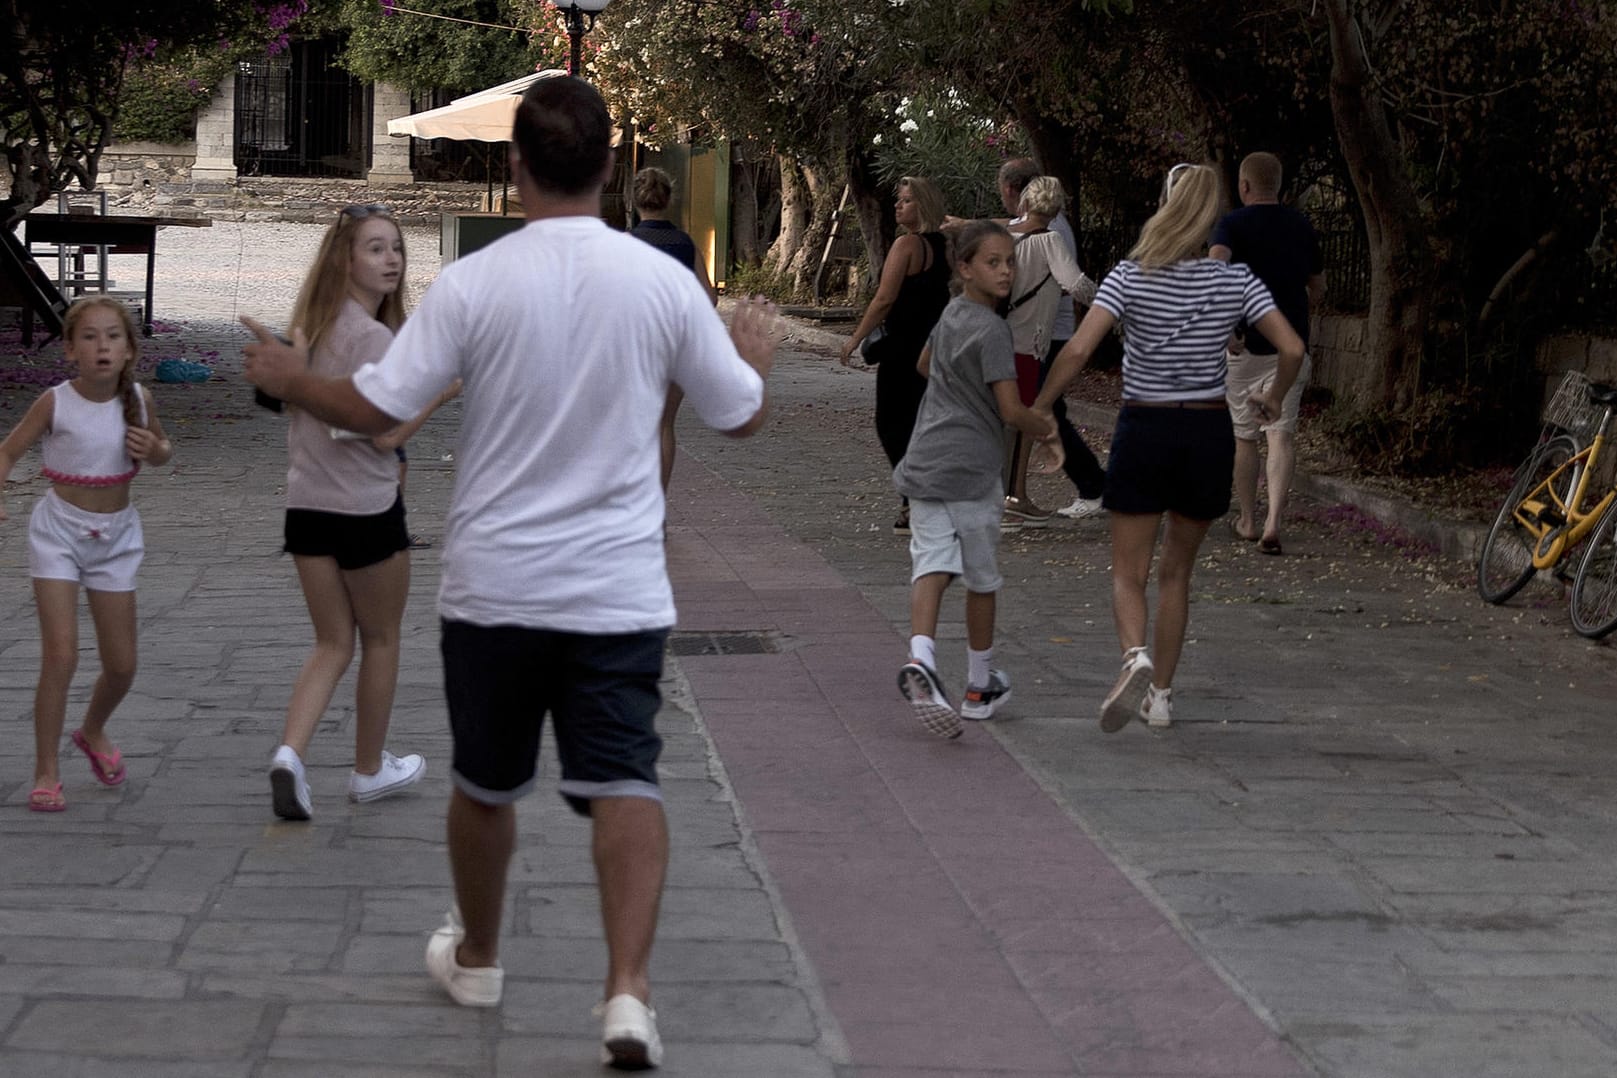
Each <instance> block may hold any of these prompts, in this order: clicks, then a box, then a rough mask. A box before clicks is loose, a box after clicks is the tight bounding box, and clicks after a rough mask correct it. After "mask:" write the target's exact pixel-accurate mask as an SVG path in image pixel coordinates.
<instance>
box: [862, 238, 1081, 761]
mask: <svg viewBox="0 0 1617 1078" xmlns="http://www.w3.org/2000/svg"><path fill="white" fill-rule="evenodd" d="M954 258H955V272H956V274H957V275H958V276H959V279H960V284H961V292H960V294H959V295H957V296H956V297H955V298H954V299H953V300H951V301H950V303H949V306H948V307H946V308H944V311H943V315H942V317H940V318H939V319H938V324H937V325H936V327H934V328H933V330H932V336H931V338H930V339H929V340H928V342H927V346H926V350H925V351H923V352H922V353H921V362H920V370H921V373H922V374H924V375H926V376H927V387H926V395H925V396H924V397H923V398H922V399H921V410H920V413H919V414H918V415H917V416H916V420H915V432H914V433H913V434H912V435H911V436H910V444H909V450H908V452H907V453H905V455H904V459H903V460H901V461H899V463H898V467H897V468H896V469H895V470H894V471H893V485H894V486H895V487H897V488H898V492H899V493H900V494H903V495H904V496H906V497H907V498H909V500H910V562H911V571H910V581H911V586H910V634H911V635H910V659H909V661H908V662H907V663H905V664H904V666H903V667H902V668H901V669H900V670H899V672H898V687H899V690H900V691H901V692H903V694H904V696H905V697H906V698H907V699H908V700H909V701H910V705H911V706H912V707H913V708H914V709H915V713H916V715H917V716H919V717H920V720H921V724H922V725H923V726H924V727H925V728H926V729H927V730H928V731H929V732H931V733H934V734H937V735H938V736H939V737H959V736H960V731H961V730H962V726H961V724H960V720H961V718H962V717H964V718H967V719H989V718H993V716H994V713H995V712H996V711H998V710H999V708H1000V706H1001V705H1002V704H1004V703H1005V702H1006V701H1007V700H1009V699H1010V696H1011V685H1010V679H1009V678H1007V677H1006V676H1005V673H1004V672H1003V671H1000V670H995V669H993V666H992V662H993V657H994V603H995V595H996V593H997V592H998V591H999V587H1000V584H1001V583H1003V580H1002V578H1001V577H1000V574H999V566H998V564H997V561H996V558H995V554H996V552H997V550H998V548H999V523H1000V517H1001V516H1002V515H1003V513H1004V509H1005V488H1004V485H1003V480H1002V478H1001V464H1002V462H1003V458H1004V442H1003V439H1004V429H1005V424H1007V423H1008V424H1010V425H1011V426H1013V427H1015V428H1016V429H1018V430H1020V431H1023V432H1024V433H1026V434H1028V435H1030V436H1032V437H1034V438H1036V439H1038V440H1039V443H1040V447H1041V450H1042V453H1041V456H1042V457H1043V458H1044V459H1042V460H1040V461H1039V466H1040V470H1041V471H1050V470H1054V469H1056V468H1059V467H1060V466H1061V446H1060V442H1059V441H1058V440H1056V428H1055V423H1054V421H1053V420H1052V419H1051V418H1050V417H1049V416H1047V415H1041V414H1039V413H1036V412H1034V411H1032V410H1031V409H1029V408H1027V407H1025V406H1024V405H1023V404H1022V400H1021V396H1020V395H1019V394H1018V392H1017V388H1016V357H1015V352H1014V349H1013V347H1012V344H1011V330H1010V327H1009V326H1007V325H1006V324H1005V320H1004V319H1003V318H1001V317H1000V316H999V315H998V314H997V313H995V304H997V303H998V302H999V301H1000V300H1002V299H1004V298H1005V297H1006V296H1008V295H1010V289H1011V281H1012V280H1013V278H1014V276H1015V270H1016V261H1015V258H1016V256H1015V248H1014V244H1013V242H1012V240H1011V235H1010V233H1009V232H1007V231H1006V230H1005V229H1004V228H1002V227H1000V226H999V225H996V224H993V223H992V222H989V221H973V222H971V223H970V224H968V225H966V226H965V227H964V228H962V229H961V230H960V232H959V234H958V235H957V237H956V239H955V249H954ZM1052 461H1053V463H1052ZM957 576H958V577H963V578H964V580H965V584H966V642H967V652H966V656H967V662H968V666H969V671H968V675H967V678H966V695H965V700H964V702H963V703H962V705H961V708H960V710H959V712H956V711H955V709H954V706H953V705H952V704H951V703H950V702H949V697H948V694H947V693H945V692H944V691H943V684H942V682H941V681H939V680H938V675H937V641H936V637H937V629H938V610H939V607H940V606H941V605H942V602H943V593H944V591H945V590H946V589H947V588H948V587H949V584H950V582H951V581H953V580H954V578H955V577H957Z"/></svg>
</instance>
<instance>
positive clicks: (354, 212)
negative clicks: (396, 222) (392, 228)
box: [342, 202, 393, 221]
mask: <svg viewBox="0 0 1617 1078" xmlns="http://www.w3.org/2000/svg"><path fill="white" fill-rule="evenodd" d="M342 216H344V217H352V218H353V219H354V220H356V221H363V220H364V219H365V218H367V217H392V216H393V211H392V210H390V209H388V208H387V207H386V206H384V205H382V204H381V203H380V202H370V203H366V204H365V205H363V206H359V205H354V206H344V207H343V208H342Z"/></svg>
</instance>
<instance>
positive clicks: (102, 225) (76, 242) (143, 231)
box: [23, 213, 213, 337]
mask: <svg viewBox="0 0 1617 1078" xmlns="http://www.w3.org/2000/svg"><path fill="white" fill-rule="evenodd" d="M212 225H213V221H212V220H211V219H210V218H207V217H118V216H113V215H103V214H97V213H31V214H29V215H28V216H27V217H24V218H23V229H24V233H23V235H24V237H25V238H24V243H25V245H26V246H27V248H28V250H29V251H30V252H32V250H33V247H34V245H35V244H36V243H49V244H55V245H56V246H58V247H74V248H85V247H105V248H106V249H107V251H108V252H109V253H112V254H143V255H145V256H146V303H145V305H144V306H143V307H142V308H141V331H142V332H143V333H145V335H146V336H148V337H150V336H151V335H152V281H153V277H154V275H155V273H156V270H157V230H158V229H160V228H168V227H171V226H174V227H180V228H209V227H211V226H212ZM102 284H103V290H104V289H105V282H104V281H103V282H102Z"/></svg>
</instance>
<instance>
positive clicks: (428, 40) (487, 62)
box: [337, 0, 588, 92]
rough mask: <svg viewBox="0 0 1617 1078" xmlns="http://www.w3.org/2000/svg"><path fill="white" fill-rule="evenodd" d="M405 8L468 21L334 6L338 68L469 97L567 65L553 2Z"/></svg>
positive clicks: (500, 0) (448, 1) (377, 6)
mask: <svg viewBox="0 0 1617 1078" xmlns="http://www.w3.org/2000/svg"><path fill="white" fill-rule="evenodd" d="M407 6H409V7H411V8H414V9H416V10H418V11H426V12H431V13H432V14H435V15H445V16H451V17H453V18H456V19H465V20H469V22H450V21H447V20H445V19H432V18H424V17H422V16H419V15H411V14H407V13H402V12H398V13H389V12H390V10H391V9H390V7H389V6H388V5H384V4H381V3H379V2H378V0H340V3H339V7H338V9H337V11H338V18H339V21H340V22H341V24H342V25H343V26H344V27H345V28H346V29H347V31H348V48H347V51H346V52H345V54H344V56H343V63H344V65H345V66H347V67H348V69H349V70H350V71H352V72H353V73H354V74H355V75H358V76H359V77H360V78H362V79H369V80H373V81H380V82H390V83H392V84H394V85H395V86H402V87H405V88H406V89H409V90H414V91H426V90H436V89H453V90H461V91H465V92H472V91H475V90H482V89H485V88H487V87H489V86H495V85H498V84H499V83H502V82H509V81H511V80H512V79H515V78H520V77H522V76H523V75H526V74H528V73H530V72H533V71H537V70H543V69H545V68H556V67H560V68H565V67H566V66H567V38H566V37H565V35H563V34H562V33H561V29H560V24H559V22H558V20H559V18H560V15H559V14H558V13H557V11H556V8H555V5H554V4H550V3H547V2H543V0H539V2H536V0H416V2H413V3H411V4H409V5H407ZM470 22H481V23H489V24H492V26H474V25H470ZM494 27H516V28H517V29H496V28H494ZM586 40H588V39H586Z"/></svg>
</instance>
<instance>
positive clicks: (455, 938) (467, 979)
mask: <svg viewBox="0 0 1617 1078" xmlns="http://www.w3.org/2000/svg"><path fill="white" fill-rule="evenodd" d="M465 938H466V929H465V928H464V927H462V925H461V923H460V912H459V911H458V910H455V909H453V908H452V909H450V911H449V914H448V916H446V917H445V918H444V923H443V924H442V925H440V926H439V927H438V928H437V929H435V930H434V931H433V933H432V935H431V936H430V937H428V939H427V972H428V973H430V974H431V975H432V979H433V980H435V981H437V982H438V983H439V984H441V985H442V986H443V989H444V991H445V992H448V993H449V998H450V999H452V1000H454V1001H455V1002H456V1003H458V1004H460V1005H461V1006H462V1007H498V1006H499V1005H500V993H501V991H502V990H503V989H504V988H505V970H503V969H501V968H500V967H499V964H498V963H496V964H495V965H492V966H475V967H471V968H468V967H466V966H463V965H461V964H460V963H459V962H457V961H455V949H456V948H457V947H459V946H460V943H461V940H464V939H465Z"/></svg>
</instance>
